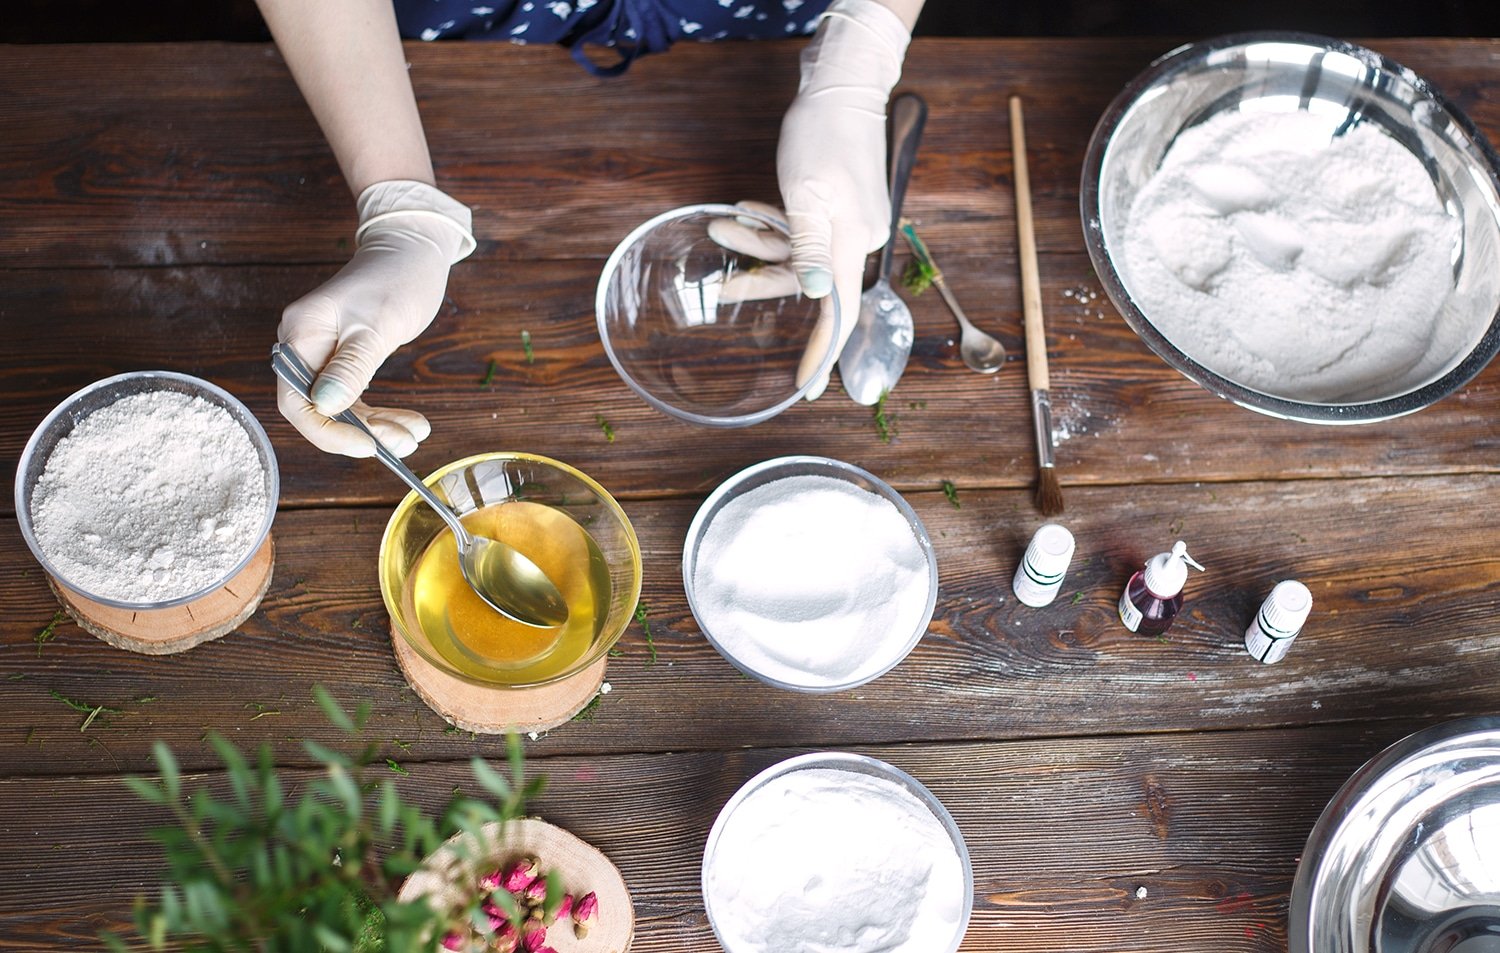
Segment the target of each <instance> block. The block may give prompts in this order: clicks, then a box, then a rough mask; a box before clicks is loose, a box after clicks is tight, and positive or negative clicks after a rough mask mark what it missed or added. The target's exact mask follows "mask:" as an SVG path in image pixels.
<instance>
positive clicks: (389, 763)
mask: <svg viewBox="0 0 1500 953" xmlns="http://www.w3.org/2000/svg"><path fill="white" fill-rule="evenodd" d="M385 766H386V767H387V768H390V769H391V770H392V771H394V772H396V773H397V774H399V775H401V776H402V777H403V778H409V777H411V772H410V771H408V770H406V769H405V768H403V767H401V765H399V764H397V763H396V759H395V758H386V759H385Z"/></svg>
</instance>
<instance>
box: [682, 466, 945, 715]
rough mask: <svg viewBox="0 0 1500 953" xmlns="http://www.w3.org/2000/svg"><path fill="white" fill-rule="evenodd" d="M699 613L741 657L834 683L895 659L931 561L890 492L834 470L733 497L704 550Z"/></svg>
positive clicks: (765, 671) (755, 665) (788, 675)
mask: <svg viewBox="0 0 1500 953" xmlns="http://www.w3.org/2000/svg"><path fill="white" fill-rule="evenodd" d="M693 584H694V601H695V607H696V609H697V611H698V612H699V613H700V615H699V622H700V623H702V625H703V627H704V628H705V629H707V630H708V631H709V632H712V633H713V636H714V638H715V639H716V640H717V641H718V643H719V645H720V646H722V647H723V649H724V650H725V651H726V652H727V653H728V654H730V655H731V656H733V657H734V658H735V659H736V660H737V661H738V662H739V663H740V664H742V665H744V666H746V667H748V668H750V669H753V670H754V671H756V672H758V673H760V674H762V675H765V676H767V677H770V678H772V679H775V680H776V681H780V682H785V683H788V684H793V685H799V686H803V687H827V686H833V685H840V684H844V683H848V682H853V681H858V680H860V679H863V678H868V677H871V676H873V675H875V674H876V673H878V672H880V671H881V670H882V669H884V668H886V667H888V666H889V665H891V664H892V663H893V662H894V661H896V659H897V657H898V656H899V655H900V653H901V651H902V650H903V649H904V648H905V646H906V643H907V641H908V640H910V639H911V636H912V633H913V632H915V631H916V628H917V626H918V624H919V623H920V622H921V621H922V616H923V613H924V612H925V611H926V608H927V598H928V592H929V590H928V575H927V559H926V555H925V553H924V552H923V550H922V547H921V545H920V544H919V543H918V541H917V537H916V535H915V534H913V532H912V529H911V526H910V525H909V524H908V523H907V521H906V519H905V518H904V517H903V516H902V515H901V513H900V511H899V510H897V509H896V507H895V506H894V505H893V504H892V503H891V502H890V501H889V500H887V499H885V498H884V497H881V496H879V495H877V494H875V493H871V492H870V491H868V490H864V489H861V488H860V487H857V486H854V485H853V484H850V483H847V482H845V481H843V480H839V479H836V478H834V477H828V476H818V475H805V476H793V477H785V478H783V479H780V480H775V481H773V482H771V483H767V484H765V485H763V486H759V487H756V488H755V489H753V490H750V491H749V492H747V493H745V494H743V495H742V496H739V497H736V498H735V499H733V500H731V501H730V502H729V503H727V504H725V505H724V506H723V507H722V508H721V509H720V510H719V511H718V512H717V513H716V514H715V515H714V518H713V520H712V521H711V522H710V523H709V525H708V529H707V531H706V532H705V533H704V535H703V541H702V542H701V543H700V545H699V547H698V558H697V563H696V567H695V570H694V578H693Z"/></svg>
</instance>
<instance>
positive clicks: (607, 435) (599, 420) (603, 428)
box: [594, 414, 615, 443]
mask: <svg viewBox="0 0 1500 953" xmlns="http://www.w3.org/2000/svg"><path fill="white" fill-rule="evenodd" d="M594 423H596V424H598V425H599V432H600V433H602V434H604V440H605V442H606V443H614V442H615V428H613V427H611V426H610V425H609V421H607V420H605V419H604V415H603V414H595V415H594Z"/></svg>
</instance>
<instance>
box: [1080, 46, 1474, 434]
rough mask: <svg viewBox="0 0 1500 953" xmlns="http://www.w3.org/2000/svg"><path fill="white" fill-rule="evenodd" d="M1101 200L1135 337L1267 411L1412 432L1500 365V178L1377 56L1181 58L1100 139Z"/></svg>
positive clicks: (1149, 76)
mask: <svg viewBox="0 0 1500 953" xmlns="http://www.w3.org/2000/svg"><path fill="white" fill-rule="evenodd" d="M1081 201H1082V211H1083V219H1084V232H1085V237H1086V239H1087V243H1088V249H1089V253H1090V256H1091V257H1092V259H1093V262H1094V266H1095V269H1096V271H1097V272H1098V274H1099V277H1100V280H1101V282H1102V284H1103V285H1104V288H1105V291H1106V292H1107V293H1108V295H1109V297H1110V299H1111V301H1112V302H1113V303H1114V304H1115V306H1116V308H1118V309H1119V311H1120V313H1121V315H1122V316H1123V317H1124V318H1125V320H1126V322H1127V323H1128V324H1129V325H1130V326H1131V328H1132V329H1133V330H1134V331H1135V332H1136V333H1137V334H1138V335H1140V337H1141V338H1142V339H1143V340H1144V341H1145V342H1146V344H1147V345H1148V346H1150V347H1151V349H1152V350H1154V351H1156V353H1157V354H1159V355H1161V356H1162V357H1163V358H1164V359H1165V360H1166V361H1167V363H1169V364H1171V365H1172V366H1173V367H1175V368H1176V369H1177V370H1179V371H1181V372H1182V373H1183V374H1184V375H1186V376H1187V377H1189V378H1191V379H1192V380H1194V381H1197V382H1198V383H1199V384H1202V385H1203V386H1204V387H1206V388H1208V389H1209V390H1210V391H1213V392H1214V393H1216V394H1219V395H1220V396H1222V397H1226V398H1229V399H1230V400H1233V401H1234V402H1236V403H1238V404H1241V405H1243V406H1246V407H1249V408H1251V409H1253V410H1257V411H1260V412H1263V413H1267V414H1271V415H1273V416H1279V417H1287V418H1291V419H1295V420H1305V421H1311V422H1318V423H1359V422H1365V421H1372V420H1381V419H1385V418H1389V417H1394V416H1397V415H1400V414H1404V413H1410V412H1412V411H1415V410H1420V409H1421V408H1423V407H1426V406H1427V405H1429V404H1431V403H1432V402H1434V401H1436V400H1438V399H1439V398H1441V397H1444V396H1446V395H1448V394H1450V393H1452V392H1454V391H1455V390H1457V389H1458V388H1459V387H1461V386H1462V385H1463V384H1464V383H1465V382H1467V381H1468V380H1470V379H1471V378H1472V377H1473V376H1474V375H1475V374H1477V373H1478V372H1479V371H1480V370H1482V369H1483V368H1484V366H1485V365H1486V364H1487V363H1488V362H1489V360H1490V359H1491V358H1492V357H1493V356H1494V354H1495V353H1496V351H1497V350H1500V269H1497V268H1496V266H1495V263H1496V261H1497V260H1500V161H1497V158H1496V155H1495V152H1494V150H1493V149H1492V148H1491V147H1490V145H1489V144H1488V143H1487V142H1486V141H1485V139H1484V136H1483V135H1482V134H1481V133H1480V132H1479V131H1478V129H1477V128H1475V126H1474V125H1473V124H1472V123H1471V122H1470V121H1469V120H1468V119H1467V118H1466V117H1465V116H1464V115H1463V113H1462V112H1461V111H1460V110H1458V109H1457V107H1455V106H1453V105H1452V104H1450V103H1449V102H1447V101H1446V100H1445V99H1444V98H1443V97H1442V96H1441V95H1440V94H1439V93H1438V92H1437V91H1436V90H1434V89H1433V88H1432V87H1431V85H1430V84H1428V83H1427V82H1426V81H1424V80H1423V79H1421V78H1420V77H1419V76H1417V75H1416V74H1414V73H1412V72H1411V71H1410V70H1408V69H1406V68H1404V67H1402V66H1400V65H1399V64H1396V63H1393V62H1391V61H1390V60H1387V59H1385V58H1384V57H1382V56H1380V55H1379V54H1377V53H1374V52H1372V51H1370V50H1367V49H1364V48H1362V47H1358V46H1355V45H1353V44H1350V43H1345V42H1342V41H1339V40H1331V39H1326V38H1323V37H1315V36H1307V35H1302V34H1286V33H1267V34H1242V35H1237V36H1229V37H1222V38H1219V39H1215V40H1210V41H1206V42H1203V43H1198V44H1193V45H1191V46H1187V47H1183V48H1181V49H1179V50H1175V51H1173V52H1172V53H1170V54H1168V55H1167V56H1165V57H1163V58H1162V59H1160V60H1158V61H1157V62H1156V63H1154V64H1152V66H1151V67H1150V68H1149V69H1147V70H1146V71H1145V72H1144V73H1143V74H1142V75H1141V76H1140V77H1138V78H1137V79H1136V80H1134V81H1133V82H1132V83H1131V84H1130V85H1129V86H1128V87H1126V89H1125V90H1124V91H1123V92H1122V93H1121V94H1120V96H1119V97H1118V98H1117V99H1116V100H1115V102H1114V103H1113V104H1112V105H1111V106H1110V108H1109V109H1108V110H1107V111H1106V113H1105V115H1104V117H1103V118H1102V119H1101V120H1100V122H1099V125H1098V128H1096V130H1095V132H1094V137H1093V140H1092V141H1091V142H1090V145H1089V152H1088V156H1087V158H1086V160H1085V164H1084V177H1083V187H1082V198H1081Z"/></svg>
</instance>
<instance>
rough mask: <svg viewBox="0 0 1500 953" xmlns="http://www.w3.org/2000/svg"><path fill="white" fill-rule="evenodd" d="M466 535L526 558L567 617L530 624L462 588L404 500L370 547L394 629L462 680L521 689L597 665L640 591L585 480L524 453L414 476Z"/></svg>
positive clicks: (629, 538)
mask: <svg viewBox="0 0 1500 953" xmlns="http://www.w3.org/2000/svg"><path fill="white" fill-rule="evenodd" d="M425 482H426V483H427V485H428V486H430V487H432V489H433V491H434V492H435V493H436V494H437V495H438V496H439V497H441V498H442V499H443V500H445V501H446V502H447V503H448V504H449V505H450V506H451V507H453V509H454V511H455V512H456V513H458V515H459V518H460V519H461V520H462V521H463V523H464V525H465V526H466V527H468V529H469V530H470V532H473V533H477V534H479V535H483V536H488V537H490V538H492V539H498V540H501V541H502V542H505V543H507V544H509V545H510V546H512V547H514V548H515V549H517V550H519V551H520V552H521V554H522V555H524V556H526V557H527V558H528V559H530V560H531V561H532V562H534V563H536V565H537V566H538V567H540V568H541V570H542V571H543V572H544V573H546V574H547V577H548V578H549V579H551V580H552V582H553V583H554V584H555V585H556V586H557V588H558V590H559V591H561V592H562V595H563V598H564V599H565V600H566V601H567V604H568V621H567V622H566V623H564V624H563V625H561V626H558V627H556V628H537V627H534V626H528V625H524V624H522V623H519V622H515V621H513V620H511V619H508V618H506V617H505V616H502V615H501V614H500V613H498V612H496V611H495V610H494V609H492V608H490V607H489V606H488V605H487V604H486V603H485V602H484V601H483V600H482V599H480V598H479V596H478V595H477V594H476V593H475V592H474V590H473V589H471V588H470V587H469V584H468V583H467V582H465V581H464V578H463V576H462V574H461V573H460V572H459V566H458V549H457V546H455V545H454V542H453V533H452V531H451V530H449V529H448V527H447V525H446V524H445V523H444V522H443V521H442V519H441V518H440V517H439V516H438V515H437V514H436V513H434V512H433V511H432V509H431V508H430V507H429V506H428V505H427V504H426V503H423V502H422V501H421V500H420V499H419V498H418V497H417V495H416V494H415V493H409V494H407V496H406V498H405V499H404V500H402V501H401V503H400V504H399V505H398V506H397V507H396V510H395V512H394V513H392V514H391V519H390V522H389V523H387V524H386V528H385V536H384V537H383V538H382V539H381V541H380V594H381V596H382V597H383V598H384V600H385V607H386V610H387V611H388V612H390V615H391V625H392V626H393V627H394V629H395V631H396V634H397V635H398V636H400V637H401V638H404V639H405V640H406V641H407V642H408V643H409V644H410V645H411V647H412V648H413V649H415V650H416V652H417V654H418V655H420V656H421V657H422V658H423V659H425V660H426V661H427V662H429V663H431V664H432V665H434V666H436V667H437V668H438V669H439V670H441V671H443V672H446V673H448V674H450V675H453V676H455V677H457V678H461V679H463V680H465V681H468V682H471V683H474V684H478V685H485V686H494V687H502V688H530V687H535V686H537V685H545V684H548V683H550V682H556V681H559V680H561V679H565V678H567V677H568V676H570V675H575V674H577V673H578V672H580V671H582V670H583V669H585V668H588V667H589V666H590V665H592V664H594V663H595V662H597V661H598V660H599V659H601V658H603V657H604V655H605V653H606V652H608V651H609V650H610V648H611V647H612V646H613V645H614V644H615V642H616V641H618V640H619V638H620V635H621V633H623V632H624V631H625V627H626V626H627V625H628V624H629V623H630V619H631V617H632V614H633V613H634V611H635V606H636V602H637V600H638V599H639V598H640V594H641V548H640V543H639V542H638V541H637V540H636V537H635V530H634V529H633V528H632V527H631V525H630V520H629V519H628V518H627V517H626V516H625V511H624V510H622V509H621V508H620V505H619V504H618V503H616V502H615V500H614V497H612V496H610V495H609V493H608V492H607V491H606V490H605V489H604V488H603V487H602V486H600V485H599V484H598V483H596V482H594V481H593V480H592V479H590V478H589V477H588V476H587V475H585V474H583V473H581V472H580V471H578V470H575V469H574V468H572V467H570V466H568V465H567V464H565V463H560V462H558V461H556V460H550V459H548V458H547V457H542V456H537V455H534V454H528V453H485V454H480V455H478V456H473V457H467V458H465V459H463V460H457V461H455V462H453V463H450V464H448V465H447V466H445V467H442V468H440V469H439V470H437V471H436V472H434V473H433V474H432V475H431V476H428V477H427V478H426V480H425Z"/></svg>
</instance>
